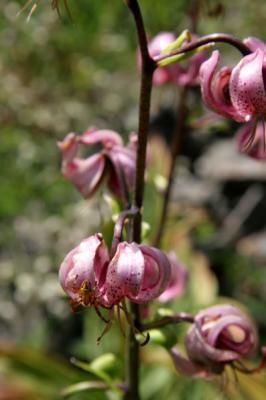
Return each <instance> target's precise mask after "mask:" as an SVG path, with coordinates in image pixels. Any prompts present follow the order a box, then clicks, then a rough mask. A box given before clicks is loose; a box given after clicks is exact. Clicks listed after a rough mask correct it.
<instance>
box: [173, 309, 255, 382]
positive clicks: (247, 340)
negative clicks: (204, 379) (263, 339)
mask: <svg viewBox="0 0 266 400" xmlns="http://www.w3.org/2000/svg"><path fill="white" fill-rule="evenodd" d="M185 345H186V351H187V355H188V359H184V358H183V357H182V356H181V355H180V353H179V352H178V351H177V350H176V349H172V350H171V355H172V358H173V360H174V363H175V365H176V368H177V369H178V370H179V371H181V372H182V369H183V371H184V373H186V374H190V373H191V374H193V375H201V376H208V375H212V374H217V373H218V374H219V373H222V372H223V370H224V367H225V365H226V364H230V365H232V366H233V367H235V368H236V369H238V367H237V362H238V360H239V359H240V358H241V357H243V356H246V355H248V354H250V353H251V352H252V351H253V350H254V348H255V347H256V345H257V333H256V329H255V326H254V324H253V322H252V321H251V320H250V318H249V317H248V316H247V315H246V314H244V313H243V312H242V311H240V310H239V309H238V308H236V307H234V306H231V305H229V304H223V305H216V306H213V307H210V308H207V309H204V310H202V311H200V312H199V313H198V314H197V315H196V317H195V320H194V323H193V325H192V326H191V328H190V329H189V331H188V333H187V335H186V341H185ZM243 372H244V371H243Z"/></svg>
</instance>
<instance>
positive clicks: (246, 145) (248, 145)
mask: <svg viewBox="0 0 266 400" xmlns="http://www.w3.org/2000/svg"><path fill="white" fill-rule="evenodd" d="M257 124H258V120H255V123H254V125H253V127H252V131H251V134H250V137H249V138H248V140H247V142H246V143H244V145H243V147H242V149H241V151H242V152H243V153H245V152H247V151H248V150H249V149H250V148H251V146H252V144H253V142H254V139H255V135H256V129H257Z"/></svg>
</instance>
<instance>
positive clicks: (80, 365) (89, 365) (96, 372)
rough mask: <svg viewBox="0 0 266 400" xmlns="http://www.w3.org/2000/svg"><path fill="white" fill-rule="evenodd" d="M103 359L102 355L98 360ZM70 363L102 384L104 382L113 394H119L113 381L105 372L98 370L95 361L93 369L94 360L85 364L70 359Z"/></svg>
mask: <svg viewBox="0 0 266 400" xmlns="http://www.w3.org/2000/svg"><path fill="white" fill-rule="evenodd" d="M103 357H104V355H103V356H100V357H99V358H103ZM96 360H97V359H96ZM71 362H72V364H74V365H75V366H76V367H78V368H81V369H83V370H84V371H87V372H89V373H91V374H93V375H95V376H97V378H99V379H101V380H102V381H103V382H105V383H106V384H107V385H108V386H109V387H110V389H112V390H114V391H115V392H118V393H120V389H118V388H117V386H116V385H115V384H114V383H113V379H112V378H111V377H110V376H109V375H108V374H107V373H106V372H105V371H102V370H100V369H99V362H97V361H96V368H95V365H93V363H95V360H94V361H92V363H86V362H84V361H79V360H76V359H75V358H72V359H71Z"/></svg>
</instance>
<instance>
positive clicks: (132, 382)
mask: <svg viewBox="0 0 266 400" xmlns="http://www.w3.org/2000/svg"><path fill="white" fill-rule="evenodd" d="M125 2H126V4H127V6H128V8H129V9H130V11H131V13H132V15H133V18H134V22H135V25H136V30H137V35H138V43H139V47H140V53H141V60H142V67H141V88H140V100H139V126H138V147H137V161H136V180H135V193H134V206H135V207H136V208H137V209H138V210H139V213H138V214H137V215H136V218H134V222H133V232H132V239H133V240H134V241H135V242H137V243H140V241H141V221H142V204H143V196H144V173H145V164H146V148H147V138H148V132H149V119H150V103H151V91H152V77H153V73H154V71H155V69H156V63H155V62H154V61H153V59H152V58H151V57H150V55H149V51H148V43H147V35H146V31H145V27H144V22H143V18H142V14H141V10H140V7H139V4H138V1H137V0H125ZM130 312H131V316H132V318H133V322H134V325H135V326H136V327H137V328H138V326H139V325H140V312H139V306H138V305H137V304H133V303H131V304H130ZM126 346H127V352H126V378H127V387H128V391H127V393H126V395H125V397H124V400H140V395H139V344H138V342H137V341H136V338H135V332H134V330H133V328H132V327H128V332H127V344H126Z"/></svg>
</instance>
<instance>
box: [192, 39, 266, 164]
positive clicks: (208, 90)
mask: <svg viewBox="0 0 266 400" xmlns="http://www.w3.org/2000/svg"><path fill="white" fill-rule="evenodd" d="M244 43H245V44H246V45H247V46H248V47H249V48H250V50H251V51H252V53H251V54H249V55H247V56H245V57H243V58H242V59H241V61H240V62H239V63H238V64H237V65H236V66H235V67H234V68H230V67H224V68H222V69H220V71H218V72H217V73H216V74H215V70H216V68H217V64H218V62H219V57H220V56H219V52H218V51H217V50H216V51H214V52H213V53H212V56H211V57H210V59H209V60H207V61H206V62H205V63H203V64H202V66H201V69H200V78H201V90H202V96H203V100H204V102H205V104H206V105H207V107H209V108H210V109H212V110H213V111H215V112H217V113H218V114H220V115H223V116H224V117H227V118H231V119H234V120H235V121H237V122H246V123H248V124H247V125H246V126H244V127H243V128H241V129H240V130H239V132H238V134H237V145H238V148H239V150H240V152H242V153H246V154H248V155H249V156H251V157H253V158H255V159H260V160H261V159H266V126H265V118H264V115H265V113H266V87H265V74H266V45H265V44H264V43H263V42H261V41H260V40H259V39H257V38H247V39H245V40H244Z"/></svg>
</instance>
